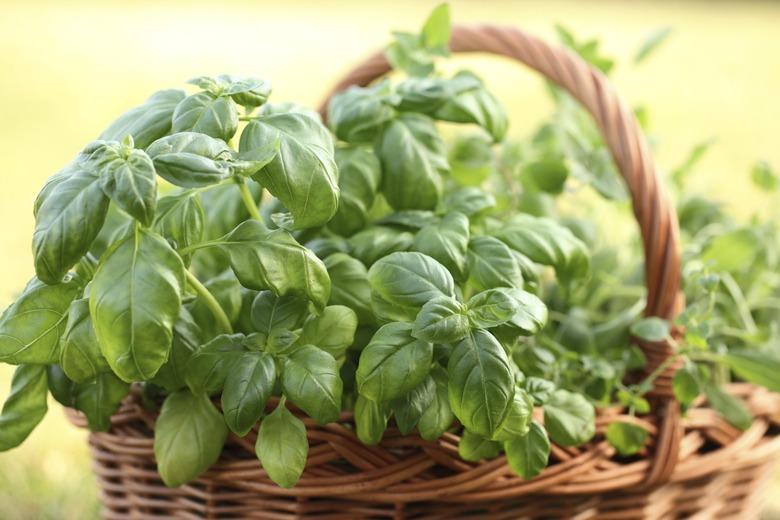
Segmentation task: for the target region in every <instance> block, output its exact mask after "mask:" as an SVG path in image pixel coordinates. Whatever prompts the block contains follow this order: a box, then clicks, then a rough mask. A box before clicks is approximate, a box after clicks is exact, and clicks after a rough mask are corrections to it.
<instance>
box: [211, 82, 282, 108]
mask: <svg viewBox="0 0 780 520" xmlns="http://www.w3.org/2000/svg"><path fill="white" fill-rule="evenodd" d="M219 79H221V80H223V81H224V82H225V83H227V87H226V88H225V90H224V91H223V92H222V93H223V94H224V95H226V96H230V97H231V98H233V101H235V102H236V103H238V104H239V105H241V106H242V107H244V108H246V109H247V110H252V109H254V108H257V107H259V106H261V105H263V104H265V102H266V101H267V100H268V97H269V96H270V95H271V83H270V82H268V81H265V80H263V79H257V78H236V77H233V76H229V75H227V74H223V75H220V76H219Z"/></svg>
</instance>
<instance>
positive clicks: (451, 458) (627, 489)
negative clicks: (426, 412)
mask: <svg viewBox="0 0 780 520" xmlns="http://www.w3.org/2000/svg"><path fill="white" fill-rule="evenodd" d="M451 48H452V50H453V51H454V52H487V53H491V54H496V55H500V56H504V57H508V58H510V59H512V60H516V61H518V62H521V63H523V64H525V65H527V66H528V67H530V68H532V69H534V70H536V71H537V72H539V73H540V74H542V75H543V76H545V77H546V78H547V79H549V80H550V81H552V82H553V83H555V84H557V85H559V86H560V87H562V88H563V89H565V90H566V91H568V92H569V93H570V94H571V95H572V96H573V97H574V98H576V99H577V100H578V101H579V102H580V103H581V104H582V105H583V107H585V108H586V109H587V110H588V111H589V112H590V113H591V115H592V116H593V118H594V120H595V122H596V124H597V126H598V128H599V129H600V131H601V133H602V135H603V137H604V141H605V143H606V144H607V146H608V147H609V149H610V151H611V153H612V157H613V158H614V160H615V164H616V165H617V168H618V170H619V171H620V173H621V174H622V176H623V177H624V179H625V181H626V184H627V186H628V188H629V191H630V193H631V199H632V204H633V208H634V215H635V217H636V220H637V222H638V224H639V230H640V232H641V234H642V238H643V246H644V252H645V280H646V284H647V302H648V303H647V309H646V312H645V314H646V315H648V316H658V317H661V318H665V319H673V318H674V317H675V316H676V315H677V314H678V313H679V311H680V310H681V309H682V307H683V300H682V296H681V293H680V290H679V288H680V258H679V247H678V229H677V217H676V214H675V211H674V207H673V206H672V205H671V204H670V203H669V202H668V198H667V197H666V195H665V193H664V191H663V188H662V186H661V185H660V183H659V182H658V178H657V175H656V172H655V168H654V165H653V162H652V158H651V156H650V152H649V150H648V148H647V144H646V142H645V139H644V137H643V136H642V133H641V131H640V129H639V127H638V125H637V123H636V121H635V119H634V117H633V115H632V113H631V111H630V110H628V109H627V108H626V107H625V106H624V105H623V104H622V103H621V101H620V99H619V98H618V96H617V95H616V94H615V92H614V91H613V89H612V87H611V86H610V85H609V83H608V81H607V80H606V79H605V78H604V77H603V76H602V75H601V74H600V73H599V72H598V71H596V70H594V69H593V68H591V67H590V66H588V65H587V64H586V63H584V62H583V61H582V60H581V59H579V58H578V57H577V56H575V55H573V54H572V53H570V52H568V51H567V50H564V49H560V48H553V47H550V46H548V45H547V44H545V43H544V42H543V41H541V40H538V39H536V38H534V37H531V36H529V35H527V34H525V33H523V32H521V31H519V30H516V29H513V28H507V27H498V26H473V27H467V26H456V27H455V28H454V30H453V34H452V40H451ZM387 72H389V65H388V63H387V61H386V59H385V58H384V56H383V54H382V53H377V54H375V55H374V56H371V57H370V58H369V59H367V60H366V61H365V62H363V63H362V64H360V65H358V66H357V67H356V68H355V69H354V70H352V71H351V72H350V73H349V74H348V75H347V76H346V77H345V79H344V80H343V81H342V82H340V83H339V84H338V85H337V86H336V87H335V88H334V90H333V91H332V92H331V94H330V95H333V94H334V93H336V92H339V91H341V90H343V89H345V88H347V87H348V86H350V85H367V84H369V83H370V82H372V81H373V80H375V79H377V78H379V77H381V76H382V75H384V74H386V73H387ZM330 95H329V96H328V98H329V97H330ZM325 107H326V104H325V105H323V108H322V109H321V113H322V114H323V116H324V117H327V114H326V108H325ZM640 347H641V348H642V350H643V352H644V353H645V356H646V357H647V359H648V370H653V369H654V368H655V367H657V366H659V365H660V364H662V363H663V362H664V361H665V360H666V359H668V358H669V356H671V355H672V348H671V346H670V345H669V344H668V343H666V342H661V343H642V344H640ZM675 368H676V367H675V366H674V365H671V366H668V368H667V369H666V370H664V372H663V373H662V374H661V376H660V377H658V378H657V379H656V380H655V387H654V389H653V391H652V392H651V394H650V397H651V401H652V405H653V411H652V413H651V414H649V415H648V416H646V417H642V418H632V417H629V416H624V415H622V413H623V412H622V411H621V410H620V409H618V408H612V409H606V410H600V411H599V415H598V419H597V435H596V437H595V438H594V440H593V441H592V442H591V443H589V444H587V445H585V446H581V447H579V448H562V447H558V446H553V449H552V454H551V457H550V462H551V463H550V466H549V467H548V468H546V469H545V470H544V471H543V472H542V474H541V475H539V476H538V477H536V478H534V479H532V480H529V481H523V480H522V479H520V478H518V477H516V476H515V475H514V474H513V473H512V472H511V470H510V468H509V466H508V465H507V462H506V459H505V457H503V456H502V457H499V458H497V459H495V460H491V461H483V462H480V463H470V462H465V461H463V460H461V459H460V458H459V457H458V454H457V446H458V440H459V438H458V436H457V435H455V434H454V433H447V434H445V435H444V436H443V437H442V438H441V439H439V440H437V441H435V442H428V441H424V440H423V439H421V438H419V437H417V436H415V435H410V436H402V435H400V434H399V433H398V432H397V431H395V430H394V429H393V428H392V425H391V427H390V428H389V429H388V431H387V433H386V435H385V438H384V440H383V441H382V442H381V444H380V445H379V446H374V447H368V446H364V445H362V444H361V443H360V442H359V441H358V439H357V438H356V436H355V434H354V426H353V423H352V421H351V414H350V413H344V414H342V417H341V419H340V420H339V421H338V422H335V423H332V424H328V425H325V426H323V425H318V424H316V423H315V422H314V421H312V420H310V419H308V418H305V417H302V419H303V420H304V422H305V423H306V426H307V435H308V439H309V443H310V450H309V460H308V462H307V465H306V469H305V471H304V473H303V477H302V478H301V480H300V481H299V483H298V485H297V486H296V487H295V488H293V489H282V488H279V487H278V486H276V485H275V484H274V483H273V482H272V481H271V480H270V479H269V478H268V476H267V475H266V473H265V472H264V470H263V469H262V468H261V467H260V464H259V462H258V460H257V457H256V456H255V454H254V443H255V438H256V432H257V428H255V429H254V430H253V431H252V432H251V433H250V434H249V435H247V436H246V437H245V438H238V437H235V436H231V437H230V438H229V441H228V444H227V445H226V447H225V449H224V451H223V454H222V457H221V458H220V461H219V462H218V463H217V464H216V465H215V466H213V467H212V468H211V469H210V470H209V471H208V472H207V473H205V474H204V475H202V476H201V477H199V478H198V479H196V480H195V481H193V482H192V483H190V484H187V485H184V486H182V487H180V488H176V489H169V488H166V487H165V486H164V485H163V484H162V482H161V481H160V478H159V475H158V474H157V471H156V465H155V460H154V452H153V435H154V434H153V431H154V421H155V413H153V412H149V411H147V410H144V409H143V407H142V406H141V405H140V404H139V402H140V401H139V400H138V398H137V396H134V395H131V397H130V398H129V399H128V400H127V401H126V402H125V403H124V404H123V406H122V408H121V409H120V410H119V412H118V413H117V414H116V415H115V416H114V417H113V419H112V425H113V426H112V428H111V431H109V432H106V433H91V434H90V446H91V449H92V454H93V456H94V469H95V472H96V474H97V476H98V481H99V485H100V487H101V490H102V500H103V504H104V515H105V517H106V518H109V519H122V520H124V519H130V518H144V519H146V518H209V519H214V518H235V519H239V518H257V519H284V520H288V519H295V518H301V517H307V518H312V517H316V518H319V519H325V518H332V519H338V520H341V519H350V518H394V519H401V518H415V519H416V518H427V519H434V518H440V519H450V518H474V519H477V518H490V519H504V518H506V519H518V518H577V519H589V518H599V519H608V518H613V519H632V518H636V519H667V518H692V517H693V518H713V517H717V518H728V517H732V518H751V517H755V516H757V515H758V513H759V511H760V507H761V497H762V495H763V493H762V491H763V489H764V488H765V484H767V483H768V482H769V481H770V480H771V478H772V474H773V471H774V466H775V464H774V461H775V459H776V458H777V456H778V454H780V436H778V435H777V433H778V431H780V424H779V423H780V396H778V395H776V394H772V393H770V392H767V391H765V390H763V389H760V388H756V387H754V386H751V385H744V384H738V385H732V386H731V388H730V391H732V392H733V393H734V394H735V395H738V396H739V397H741V398H743V399H744V400H745V402H746V403H747V405H748V407H749V408H750V409H751V411H752V412H753V413H754V414H755V416H756V419H755V421H754V423H753V425H752V426H751V427H750V428H749V429H748V430H747V431H744V432H742V431H738V430H736V429H735V428H734V427H733V426H731V425H729V424H728V423H726V422H725V421H724V420H723V419H722V418H721V417H720V416H718V414H716V413H715V412H714V411H712V410H711V409H709V408H707V406H706V403H705V402H704V401H703V400H700V401H699V402H697V403H696V404H695V405H694V407H693V408H692V409H690V410H688V412H687V413H686V415H685V417H682V415H681V413H680V409H679V406H678V404H677V403H676V401H675V400H674V398H673V395H672V391H671V380H672V377H673V375H674V371H675ZM69 415H70V417H71V419H72V420H73V421H74V422H75V423H76V424H79V425H81V426H84V420H83V417H81V416H80V415H79V414H78V413H77V412H74V411H72V410H70V411H69ZM615 419H622V420H626V421H640V422H641V423H642V424H643V425H644V426H645V427H646V428H647V429H648V430H649V431H650V434H651V435H650V440H649V442H648V444H647V446H646V447H645V448H644V450H643V451H642V452H641V453H639V454H638V455H637V456H635V457H632V458H629V459H621V458H619V457H617V456H616V454H615V452H614V450H613V449H612V448H611V447H610V446H609V445H608V444H607V443H606V442H605V441H604V439H603V436H602V433H603V431H604V429H605V428H606V425H607V424H609V423H610V422H611V421H613V420H615ZM455 431H457V430H455Z"/></svg>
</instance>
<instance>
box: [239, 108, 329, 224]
mask: <svg viewBox="0 0 780 520" xmlns="http://www.w3.org/2000/svg"><path fill="white" fill-rule="evenodd" d="M276 140H278V141H279V143H280V145H279V153H278V154H277V155H276V156H275V157H274V159H273V160H272V161H271V162H270V163H268V164H267V165H266V166H265V167H263V168H262V169H261V170H260V171H259V172H257V173H256V174H255V175H254V179H255V180H257V181H258V182H260V183H261V184H262V185H263V186H265V188H267V189H268V191H270V192H271V194H272V195H274V196H275V197H276V198H278V199H279V200H280V201H282V204H284V206H285V207H286V208H287V210H288V211H289V212H290V213H291V214H292V216H293V219H294V220H293V228H294V229H305V228H310V227H315V226H321V225H323V224H325V223H327V222H328V221H329V220H330V219H331V217H333V215H334V214H335V213H336V208H337V207H338V202H339V188H338V185H337V182H338V169H337V167H336V161H335V160H334V156H333V155H334V151H333V139H332V138H331V136H330V133H329V132H328V130H327V129H326V128H325V127H324V126H323V125H322V123H320V122H319V121H318V120H317V119H314V118H313V117H310V116H308V115H306V114H302V113H287V114H274V115H269V116H265V117H263V118H262V119H260V120H256V121H252V122H250V123H249V124H248V125H247V127H246V128H245V129H244V131H243V132H242V133H241V141H240V150H241V152H242V153H251V151H252V150H254V149H257V148H261V147H263V146H265V145H266V143H268V142H270V141H276Z"/></svg>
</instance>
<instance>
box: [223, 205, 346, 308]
mask: <svg viewBox="0 0 780 520" xmlns="http://www.w3.org/2000/svg"><path fill="white" fill-rule="evenodd" d="M214 245H218V246H219V247H220V248H221V249H223V250H224V251H225V252H226V253H227V254H228V256H229V257H230V264H231V266H232V268H233V271H234V272H235V273H236V276H237V277H238V280H239V281H240V282H241V285H243V286H244V287H247V288H249V289H254V290H258V291H259V290H263V289H270V290H272V291H273V292H274V293H275V294H276V295H278V296H284V295H294V296H300V297H303V298H307V299H308V300H311V301H312V302H313V303H314V304H315V305H317V306H318V307H320V308H322V307H324V306H325V304H326V303H327V301H328V298H329V296H330V278H329V277H328V270H327V269H326V268H325V265H324V264H323V263H322V260H320V259H319V258H317V257H316V256H315V255H314V254H313V253H312V252H311V251H309V250H308V249H306V248H305V247H303V246H302V245H300V244H299V243H298V242H297V241H296V240H295V239H294V238H293V237H292V235H290V234H289V233H288V232H286V231H284V230H281V229H279V230H275V231H269V230H268V229H266V228H265V226H263V225H262V224H261V223H260V222H258V221H256V220H247V221H245V222H243V223H241V224H239V225H238V226H237V227H236V228H235V229H234V230H233V231H231V232H230V233H228V234H227V235H225V236H224V237H222V238H221V239H219V240H217V241H215V242H214Z"/></svg>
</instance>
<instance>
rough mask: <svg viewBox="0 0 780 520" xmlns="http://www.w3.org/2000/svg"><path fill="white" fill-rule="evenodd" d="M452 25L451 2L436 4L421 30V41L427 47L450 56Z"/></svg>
mask: <svg viewBox="0 0 780 520" xmlns="http://www.w3.org/2000/svg"><path fill="white" fill-rule="evenodd" d="M451 25H452V24H451V22H450V6H449V4H440V5H438V6H436V7H435V8H434V9H433V11H431V14H430V15H428V18H427V19H426V20H425V24H424V25H423V27H422V30H421V31H420V41H421V42H422V44H423V45H424V46H425V48H426V49H430V50H431V51H432V52H435V53H437V54H440V55H442V56H448V55H449V44H450V34H451V32H452V29H451Z"/></svg>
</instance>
